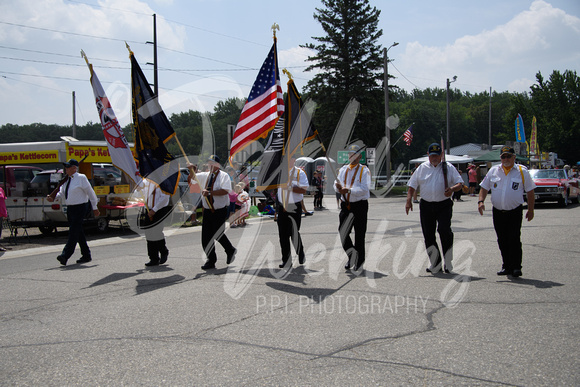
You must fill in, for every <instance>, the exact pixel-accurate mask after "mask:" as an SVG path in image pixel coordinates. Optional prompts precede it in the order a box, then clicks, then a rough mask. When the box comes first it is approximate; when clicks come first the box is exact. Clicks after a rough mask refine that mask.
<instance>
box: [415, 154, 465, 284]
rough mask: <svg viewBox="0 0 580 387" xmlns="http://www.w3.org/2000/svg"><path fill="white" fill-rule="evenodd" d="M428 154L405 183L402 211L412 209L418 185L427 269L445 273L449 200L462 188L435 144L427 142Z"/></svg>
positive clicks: (450, 247) (448, 261)
mask: <svg viewBox="0 0 580 387" xmlns="http://www.w3.org/2000/svg"><path fill="white" fill-rule="evenodd" d="M428 154H429V160H428V161H425V162H424V163H422V164H421V165H419V167H418V168H417V170H416V171H415V173H413V175H411V178H410V179H409V182H408V183H407V185H408V186H409V191H408V192H407V202H406V204H405V211H406V213H407V215H409V210H411V211H413V193H414V192H415V191H416V190H417V189H418V188H421V201H420V202H419V210H420V212H419V216H420V219H421V230H422V231H423V238H424V239H425V247H426V249H427V255H428V256H429V261H430V266H429V267H428V268H427V272H428V273H437V272H439V271H441V270H444V271H445V272H446V273H451V271H452V270H453V264H452V261H453V231H452V230H451V217H452V216H453V200H451V195H452V194H453V192H456V191H458V190H460V189H461V188H463V179H462V178H461V175H459V172H457V169H455V167H454V166H453V165H451V164H449V163H448V162H446V161H444V162H441V146H440V145H439V144H437V143H433V144H431V145H429V149H428ZM435 231H437V232H438V233H439V237H440V238H441V250H443V254H444V255H443V258H444V260H443V261H442V259H441V250H440V249H439V246H437V237H436V236H435ZM443 263H444V265H445V267H443Z"/></svg>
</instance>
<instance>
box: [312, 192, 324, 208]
mask: <svg viewBox="0 0 580 387" xmlns="http://www.w3.org/2000/svg"><path fill="white" fill-rule="evenodd" d="M323 197H324V195H323V193H322V188H316V191H315V192H314V208H319V207H322V198H323Z"/></svg>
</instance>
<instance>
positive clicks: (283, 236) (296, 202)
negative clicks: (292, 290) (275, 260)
mask: <svg viewBox="0 0 580 387" xmlns="http://www.w3.org/2000/svg"><path fill="white" fill-rule="evenodd" d="M295 161H296V159H295V158H294V157H291V158H290V159H289V160H288V163H289V165H291V166H292V167H291V168H290V170H289V171H288V183H287V185H286V186H284V187H280V188H278V209H277V213H278V220H277V224H278V236H279V238H280V248H281V250H282V263H281V264H280V268H284V267H287V268H288V269H289V268H291V267H292V258H291V251H290V240H292V244H293V245H294V249H295V250H296V253H297V254H298V263H300V264H301V265H303V264H304V262H305V260H306V257H305V255H304V246H303V244H302V238H301V237H300V224H301V219H302V199H303V198H304V194H305V193H306V190H307V189H308V177H307V176H306V172H304V171H303V170H301V169H300V168H296V167H295V166H294V163H295ZM282 173H283V172H282Z"/></svg>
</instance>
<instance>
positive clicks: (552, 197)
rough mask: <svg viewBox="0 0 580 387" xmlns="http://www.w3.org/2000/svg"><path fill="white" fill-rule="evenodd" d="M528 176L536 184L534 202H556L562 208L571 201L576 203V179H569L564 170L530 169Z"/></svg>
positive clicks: (577, 189) (577, 196) (579, 191)
mask: <svg viewBox="0 0 580 387" xmlns="http://www.w3.org/2000/svg"><path fill="white" fill-rule="evenodd" d="M530 175H531V176H532V179H533V180H534V183H535V184H536V189H535V190H534V193H535V195H536V202H548V201H557V202H558V203H559V204H560V205H561V206H562V207H566V206H567V205H568V203H569V202H570V201H572V200H573V201H574V202H576V203H578V199H579V194H580V188H579V187H578V179H575V178H570V179H569V178H568V175H567V174H566V170H564V169H530Z"/></svg>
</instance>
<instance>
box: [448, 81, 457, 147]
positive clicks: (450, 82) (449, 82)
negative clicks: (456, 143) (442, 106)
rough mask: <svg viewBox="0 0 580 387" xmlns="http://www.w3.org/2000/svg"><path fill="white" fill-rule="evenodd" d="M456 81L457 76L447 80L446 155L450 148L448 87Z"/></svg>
mask: <svg viewBox="0 0 580 387" xmlns="http://www.w3.org/2000/svg"><path fill="white" fill-rule="evenodd" d="M456 80H457V75H454V76H453V80H452V81H450V80H449V78H447V143H446V144H445V149H446V152H445V153H447V154H449V149H450V148H451V145H450V144H449V85H450V84H452V83H453V82H455V81H456Z"/></svg>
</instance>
